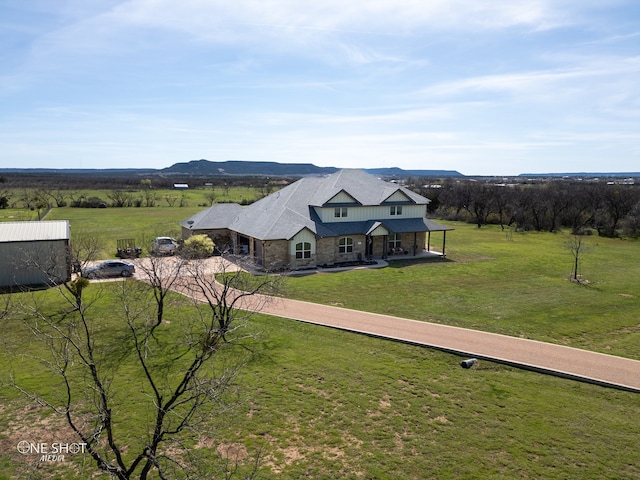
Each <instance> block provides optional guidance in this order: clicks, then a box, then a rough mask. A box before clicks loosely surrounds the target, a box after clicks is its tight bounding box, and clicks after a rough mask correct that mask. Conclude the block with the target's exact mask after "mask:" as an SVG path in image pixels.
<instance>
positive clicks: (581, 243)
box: [566, 235, 588, 282]
mask: <svg viewBox="0 0 640 480" xmlns="http://www.w3.org/2000/svg"><path fill="white" fill-rule="evenodd" d="M566 246H567V249H568V250H569V251H570V252H571V255H572V256H573V269H572V271H571V279H572V280H573V281H574V282H578V281H579V280H578V276H579V275H578V271H579V267H580V261H581V260H582V257H583V255H584V254H585V253H586V252H587V250H588V245H587V241H586V239H585V237H584V236H583V235H571V236H569V238H568V239H567V243H566Z"/></svg>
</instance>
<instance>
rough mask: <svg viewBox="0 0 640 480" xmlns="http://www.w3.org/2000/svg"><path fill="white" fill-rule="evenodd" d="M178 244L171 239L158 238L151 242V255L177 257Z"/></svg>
mask: <svg viewBox="0 0 640 480" xmlns="http://www.w3.org/2000/svg"><path fill="white" fill-rule="evenodd" d="M179 247H180V245H178V242H177V241H176V240H174V239H173V238H171V237H156V238H154V239H153V242H151V253H153V254H154V255H175V254H176V253H178V248H179Z"/></svg>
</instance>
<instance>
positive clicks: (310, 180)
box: [182, 169, 429, 240]
mask: <svg viewBox="0 0 640 480" xmlns="http://www.w3.org/2000/svg"><path fill="white" fill-rule="evenodd" d="M341 192H345V193H347V194H348V195H350V196H351V197H352V198H353V199H354V200H355V201H356V202H358V203H359V204H360V205H363V206H370V205H380V204H383V203H384V202H385V201H387V200H388V199H389V197H391V196H392V195H393V194H394V193H396V192H402V194H403V195H404V197H406V199H407V201H408V202H411V203H415V204H418V205H426V204H428V203H429V199H427V198H425V197H423V196H421V195H418V194H417V193H414V192H412V191H411V190H409V189H408V188H405V187H402V186H399V185H396V184H393V183H389V182H385V181H383V180H380V179H378V178H376V177H374V176H372V175H369V174H368V173H366V172H363V171H362V170H353V169H346V170H340V171H338V172H336V173H334V174H332V175H328V176H324V177H305V178H302V179H301V180H298V181H297V182H295V183H292V184H291V185H288V186H286V187H284V188H283V189H281V190H278V191H277V192H275V193H272V194H271V195H269V196H267V197H265V198H263V199H261V200H258V201H257V202H255V203H253V204H251V205H249V206H248V207H246V208H244V209H242V207H240V208H241V211H237V214H236V215H235V217H234V218H233V219H231V218H230V217H226V220H229V223H227V224H226V225H224V226H221V224H222V223H223V222H222V219H221V217H216V215H218V213H217V212H218V210H217V208H218V207H220V206H221V205H223V204H219V205H214V206H213V207H211V208H210V209H208V210H205V211H204V212H200V213H198V214H196V215H194V216H193V217H191V218H190V219H189V220H187V221H185V222H182V226H184V227H186V228H189V227H188V225H187V223H188V222H189V221H193V224H192V228H193V229H212V228H225V227H226V228H229V229H231V230H234V231H236V232H238V233H240V234H242V235H246V236H249V237H253V238H259V239H261V240H280V239H287V240H288V239H290V238H292V237H293V236H294V235H296V234H297V233H298V232H300V231H301V230H303V229H305V228H307V229H309V230H310V231H311V232H313V233H314V234H316V235H318V236H319V237H328V236H335V235H340V234H344V233H352V234H355V233H359V232H361V231H362V233H366V232H367V231H368V229H370V228H371V225H372V221H365V222H336V223H331V224H328V223H325V224H323V223H322V222H320V219H319V218H318V217H317V215H316V214H315V211H314V209H313V208H312V207H314V206H316V207H317V206H323V205H324V206H326V205H327V203H328V202H329V201H330V200H332V199H333V198H334V197H336V195H338V194H340V193H341ZM227 205H230V204H227ZM229 208H230V207H229ZM216 218H218V219H219V220H220V222H218V226H216V227H214V226H212V225H213V221H214V219H216ZM416 220H418V222H420V224H417V223H416V224H412V226H413V227H416V228H417V230H411V231H428V230H429V228H428V227H427V225H426V224H425V223H424V222H423V221H422V219H416ZM393 222H397V221H396V220H391V221H384V222H383V223H384V225H385V226H386V225H391V224H392V223H393ZM396 224H397V225H398V226H400V225H401V224H400V223H396ZM398 228H399V227H398ZM350 229H351V230H350ZM401 231H405V230H398V232H401Z"/></svg>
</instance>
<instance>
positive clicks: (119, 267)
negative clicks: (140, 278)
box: [82, 260, 136, 278]
mask: <svg viewBox="0 0 640 480" xmlns="http://www.w3.org/2000/svg"><path fill="white" fill-rule="evenodd" d="M135 271H136V267H135V265H134V264H133V263H129V262H123V261H122V260H106V261H104V262H101V263H99V264H97V265H93V266H91V267H87V268H85V269H84V270H83V271H82V276H83V277H86V278H109V277H130V276H132V275H133V274H134V273H135Z"/></svg>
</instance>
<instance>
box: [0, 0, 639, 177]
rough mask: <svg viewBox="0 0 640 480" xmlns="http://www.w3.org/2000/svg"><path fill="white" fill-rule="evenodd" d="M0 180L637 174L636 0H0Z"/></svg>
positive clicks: (637, 75) (637, 66) (637, 64)
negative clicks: (322, 171)
mask: <svg viewBox="0 0 640 480" xmlns="http://www.w3.org/2000/svg"><path fill="white" fill-rule="evenodd" d="M0 105H1V107H0V167H3V168H13V167H19V168H39V167H54V168H163V167H167V166H170V165H172V164H174V163H177V162H184V161H189V160H196V159H201V158H205V159H208V160H215V161H223V160H256V161H275V162H282V163H294V162H295V163H297V162H301V163H314V164H316V165H320V166H335V167H353V168H360V167H364V168H371V167H401V168H404V169H447V170H457V171H459V172H461V173H463V174H466V175H514V174H519V173H525V172H526V173H543V172H602V171H615V172H629V171H636V172H637V171H640V2H638V1H637V0H508V1H507V0H504V1H500V0H419V1H413V0H366V1H364V0H349V1H348V2H345V1H343V0H321V1H319V2H309V1H303V0H295V1H294V0H233V1H232V0H224V1H217V0H180V1H175V0H129V1H119V0H91V1H87V0H28V1H25V0H0Z"/></svg>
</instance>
